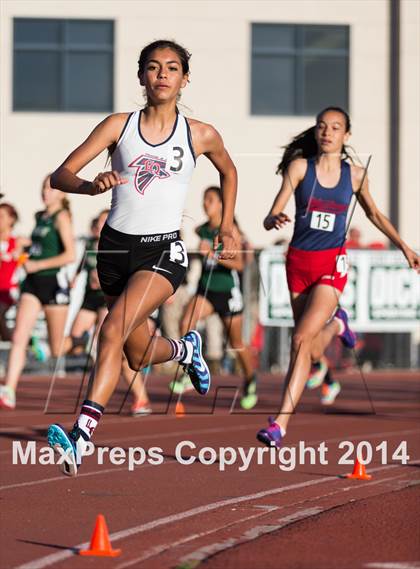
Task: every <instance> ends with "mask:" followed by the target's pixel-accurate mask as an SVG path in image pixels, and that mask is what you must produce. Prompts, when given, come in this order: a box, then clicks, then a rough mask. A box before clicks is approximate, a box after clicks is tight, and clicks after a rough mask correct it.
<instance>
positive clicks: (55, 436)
mask: <svg viewBox="0 0 420 569" xmlns="http://www.w3.org/2000/svg"><path fill="white" fill-rule="evenodd" d="M47 439H48V444H49V445H50V447H51V448H53V449H54V452H55V455H56V457H57V458H58V459H59V463H58V465H59V467H60V470H61V471H62V472H63V474H65V475H66V476H76V474H77V470H78V467H79V466H80V464H81V460H80V457H78V456H77V455H78V453H77V449H76V441H75V440H74V438H72V437H71V436H70V434H69V433H67V432H66V431H65V430H64V428H63V427H62V426H61V425H58V424H57V423H55V424H53V425H50V426H49V427H48V431H47ZM63 454H65V455H66V458H65V459H64V460H63V459H62V457H63Z"/></svg>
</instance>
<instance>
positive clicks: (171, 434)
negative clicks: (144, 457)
mask: <svg viewBox="0 0 420 569" xmlns="http://www.w3.org/2000/svg"><path fill="white" fill-rule="evenodd" d="M60 424H61V425H62V423H60ZM63 426H64V425H63ZM250 428H252V425H250V424H249V423H248V424H246V425H238V426H236V427H235V426H233V427H228V430H229V431H245V430H246V429H250ZM191 432H192V429H189V430H187V431H166V432H161V433H153V434H151V435H142V434H141V433H139V434H138V435H135V436H132V437H116V438H113V439H105V440H102V442H101V441H98V442H97V443H96V444H95V446H96V447H100V446H105V445H106V446H108V443H111V442H112V443H115V442H124V441H127V442H128V441H139V440H142V441H143V440H146V441H148V440H153V439H159V438H161V437H165V439H166V438H169V437H177V436H182V435H191ZM419 432H420V431H419ZM196 433H198V434H204V435H205V434H207V433H226V427H224V428H222V427H210V428H208V429H194V434H196ZM101 437H102V438H103V437H104V435H103V434H101ZM35 442H38V443H40V444H41V441H35ZM45 444H47V441H46V440H45ZM10 452H11V449H8V450H2V451H0V454H6V453H10Z"/></svg>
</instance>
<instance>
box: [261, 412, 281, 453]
mask: <svg viewBox="0 0 420 569" xmlns="http://www.w3.org/2000/svg"><path fill="white" fill-rule="evenodd" d="M282 438H283V437H282V435H281V430H280V427H279V425H278V424H277V423H276V422H275V421H274V419H273V417H269V418H268V427H267V428H266V429H260V430H259V431H258V433H257V439H258V440H259V441H260V442H261V443H263V444H265V445H267V446H268V447H271V446H273V445H272V444H271V443H273V442H274V444H275V446H276V447H277V448H280V447H281V441H282Z"/></svg>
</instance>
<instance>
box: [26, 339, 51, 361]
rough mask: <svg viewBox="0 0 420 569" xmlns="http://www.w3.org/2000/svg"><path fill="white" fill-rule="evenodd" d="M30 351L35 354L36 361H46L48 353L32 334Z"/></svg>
mask: <svg viewBox="0 0 420 569" xmlns="http://www.w3.org/2000/svg"><path fill="white" fill-rule="evenodd" d="M30 346H31V351H32V353H33V354H34V356H35V359H36V361H38V362H46V361H47V359H48V354H47V352H46V350H45V348H44V346H43V345H42V343H41V342H40V340H39V338H38V337H37V336H32V338H31V341H30Z"/></svg>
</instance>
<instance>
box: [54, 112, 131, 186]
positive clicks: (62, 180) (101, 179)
mask: <svg viewBox="0 0 420 569" xmlns="http://www.w3.org/2000/svg"><path fill="white" fill-rule="evenodd" d="M126 120H127V115H126V114H125V113H119V114H115V115H111V116H109V117H107V118H106V119H104V120H103V121H102V122H101V123H99V124H98V125H97V126H96V127H95V128H94V129H93V131H92V132H91V134H90V135H89V136H88V137H87V139H86V140H85V141H84V142H83V143H82V144H81V145H80V146H78V147H77V148H76V149H75V150H73V152H72V153H71V154H70V155H69V156H68V157H67V158H66V159H65V161H64V162H63V163H62V164H61V166H59V167H58V168H57V170H55V172H53V173H52V174H51V185H52V187H53V188H57V189H58V190H61V191H63V192H68V193H71V194H87V195H96V194H98V193H102V192H104V191H106V190H109V189H110V188H112V187H113V186H116V185H118V184H125V183H127V180H125V179H123V178H121V176H120V174H119V172H116V171H112V172H102V173H101V174H98V176H96V178H95V179H94V180H93V182H89V181H88V180H84V179H83V178H80V177H79V176H77V175H76V174H77V173H78V172H80V170H81V169H82V168H84V167H85V166H86V165H87V164H89V162H91V161H92V160H93V159H94V158H96V157H97V156H98V155H99V154H100V153H101V152H103V151H104V150H105V149H106V148H109V147H110V146H112V144H114V143H115V142H116V141H117V140H118V138H119V136H120V134H121V131H122V129H123V127H124V124H125V121H126Z"/></svg>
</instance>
